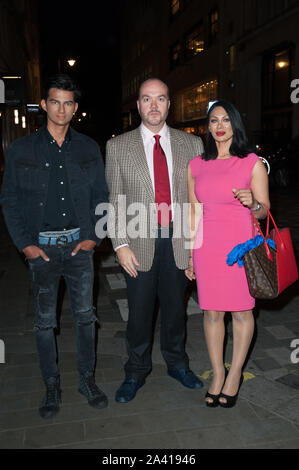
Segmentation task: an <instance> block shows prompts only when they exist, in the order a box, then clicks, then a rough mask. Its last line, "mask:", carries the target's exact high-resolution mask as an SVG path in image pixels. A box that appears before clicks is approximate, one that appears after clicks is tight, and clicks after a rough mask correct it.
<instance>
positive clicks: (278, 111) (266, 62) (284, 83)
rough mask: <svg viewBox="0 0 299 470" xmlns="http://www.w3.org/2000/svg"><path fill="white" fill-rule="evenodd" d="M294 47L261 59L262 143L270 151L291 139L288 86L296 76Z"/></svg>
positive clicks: (289, 46)
mask: <svg viewBox="0 0 299 470" xmlns="http://www.w3.org/2000/svg"><path fill="white" fill-rule="evenodd" d="M294 54H295V47H294V46H293V45H291V44H289V45H288V46H285V48H284V49H280V50H276V51H272V52H271V53H269V54H268V55H266V56H265V57H264V59H263V67H262V80H263V94H262V97H263V99H262V103H263V106H262V125H263V144H264V145H265V146H266V148H268V149H271V148H275V147H277V146H280V145H282V144H283V143H285V142H286V141H288V140H289V139H290V138H291V133H292V103H291V101H290V83H291V81H292V79H293V78H294V77H295V64H294Z"/></svg>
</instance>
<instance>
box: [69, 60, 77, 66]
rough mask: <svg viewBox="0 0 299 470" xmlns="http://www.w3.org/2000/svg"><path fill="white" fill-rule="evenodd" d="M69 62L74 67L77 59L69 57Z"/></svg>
mask: <svg viewBox="0 0 299 470" xmlns="http://www.w3.org/2000/svg"><path fill="white" fill-rule="evenodd" d="M67 63H68V64H69V66H70V67H74V65H75V63H76V59H68V60H67Z"/></svg>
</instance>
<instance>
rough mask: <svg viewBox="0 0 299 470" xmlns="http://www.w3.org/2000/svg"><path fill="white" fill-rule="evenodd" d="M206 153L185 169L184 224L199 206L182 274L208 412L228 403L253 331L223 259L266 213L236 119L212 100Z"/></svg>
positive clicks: (245, 295) (260, 182) (241, 276)
mask: <svg viewBox="0 0 299 470" xmlns="http://www.w3.org/2000/svg"><path fill="white" fill-rule="evenodd" d="M207 123H208V135H207V145H206V150H205V152H204V153H203V155H199V156H198V157H195V158H194V159H193V160H191V161H190V163H189V166H188V187H189V200H190V203H191V224H192V225H193V227H196V225H195V224H196V223H197V222H196V213H197V212H198V211H197V210H196V209H197V207H198V203H202V207H203V216H202V218H201V220H200V222H199V224H198V229H197V233H196V237H195V240H194V245H193V249H192V250H191V253H190V262H189V268H188V269H187V270H186V275H187V277H188V278H189V279H194V278H196V282H197V290H198V298H199V305H200V307H201V309H202V310H204V331H205V338H206V343H207V347H208V352H209V356H210V360H211V364H212V368H213V380H212V383H211V386H210V388H209V391H208V392H207V394H206V398H205V399H206V404H207V406H210V407H215V406H217V405H218V404H219V405H220V406H223V407H226V408H229V407H232V406H234V405H235V403H236V400H237V396H238V391H239V388H240V386H241V383H242V380H243V374H242V367H243V365H244V362H245V359H246V356H247V353H248V349H249V346H250V343H251V340H252V336H253V332H254V318H253V314H252V309H253V307H254V305H255V300H254V298H253V297H251V295H250V293H249V290H248V284H247V280H246V275H245V271H244V267H239V266H238V265H237V263H236V264H234V265H233V266H228V265H227V264H226V258H227V255H228V253H229V252H230V251H231V250H232V249H233V248H234V246H235V245H237V244H238V243H243V242H245V241H247V240H248V239H249V238H252V225H251V211H252V212H253V213H254V215H255V216H256V217H257V218H259V219H262V218H264V217H265V216H266V214H267V211H266V209H265V207H264V206H266V207H270V202H269V191H268V175H267V172H266V169H265V167H264V164H263V163H262V162H261V161H260V159H259V158H258V156H257V155H255V154H254V153H250V150H249V147H248V141H247V138H246V134H245V130H244V126H243V123H242V120H241V116H240V114H239V112H238V111H237V110H236V108H235V107H234V106H233V105H232V104H231V103H229V102H226V101H222V100H221V101H216V102H215V103H214V104H213V105H212V106H211V108H210V109H209V112H208V116H207ZM227 311H229V312H231V313H232V319H233V357H232V365H231V367H230V369H229V373H228V371H227V370H225V368H224V364H223V343H224V336H225V326H224V315H225V312H227Z"/></svg>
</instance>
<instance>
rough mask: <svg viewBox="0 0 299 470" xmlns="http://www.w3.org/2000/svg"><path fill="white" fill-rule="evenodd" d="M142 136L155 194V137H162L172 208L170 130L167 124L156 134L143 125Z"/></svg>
mask: <svg viewBox="0 0 299 470" xmlns="http://www.w3.org/2000/svg"><path fill="white" fill-rule="evenodd" d="M140 130H141V136H142V140H143V147H144V151H145V156H146V161H147V165H148V169H149V173H150V177H151V180H152V185H153V191H154V194H155V175H154V145H155V142H156V141H155V139H154V135H160V136H161V138H160V145H161V147H162V149H163V150H164V153H165V156H166V161H167V167H168V177H169V184H170V192H171V208H172V206H173V199H172V153H171V145H170V135H169V128H168V126H167V124H166V123H165V124H164V126H163V127H162V129H161V130H160V132H158V133H157V134H155V133H154V132H152V131H150V130H149V129H148V128H147V127H146V126H145V125H144V124H143V123H141V126H140Z"/></svg>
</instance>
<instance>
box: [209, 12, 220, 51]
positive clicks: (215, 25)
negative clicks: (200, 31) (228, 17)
mask: <svg viewBox="0 0 299 470" xmlns="http://www.w3.org/2000/svg"><path fill="white" fill-rule="evenodd" d="M218 32H219V13H218V10H213V11H211V13H210V15H209V42H210V43H212V42H213V41H214V40H215V39H216V37H217V36H218Z"/></svg>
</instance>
